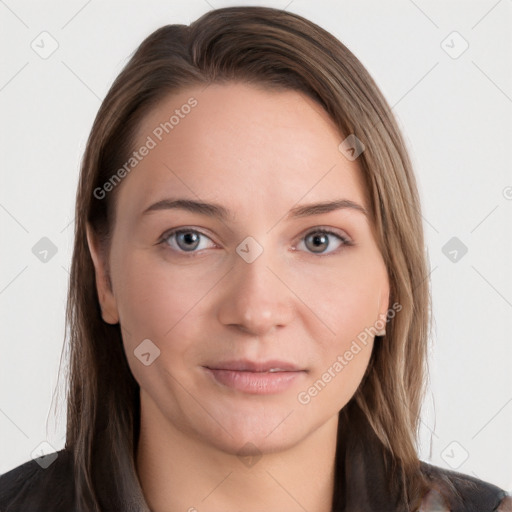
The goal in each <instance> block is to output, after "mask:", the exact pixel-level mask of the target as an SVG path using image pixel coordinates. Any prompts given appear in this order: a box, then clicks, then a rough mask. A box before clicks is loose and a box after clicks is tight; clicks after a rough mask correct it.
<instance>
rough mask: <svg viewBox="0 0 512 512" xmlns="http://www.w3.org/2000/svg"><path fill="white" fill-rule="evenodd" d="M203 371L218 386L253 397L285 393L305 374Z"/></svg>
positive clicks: (290, 372)
mask: <svg viewBox="0 0 512 512" xmlns="http://www.w3.org/2000/svg"><path fill="white" fill-rule="evenodd" d="M205 369H206V371H207V372H208V373H209V374H210V375H212V376H213V378H214V379H215V380H216V381H217V382H219V383H220V384H223V385H224V386H227V387H230V388H233V389H236V390H238V391H243V392H244V393H252V394H255V395H268V394H271V393H280V392H281V391H285V390H286V389H288V388H289V387H290V386H292V385H293V384H294V382H295V381H296V380H297V379H298V378H299V377H301V376H302V375H304V374H305V373H306V372H304V371H293V372H292V371H289V372H272V373H270V372H247V371H236V370H214V369H211V368H205Z"/></svg>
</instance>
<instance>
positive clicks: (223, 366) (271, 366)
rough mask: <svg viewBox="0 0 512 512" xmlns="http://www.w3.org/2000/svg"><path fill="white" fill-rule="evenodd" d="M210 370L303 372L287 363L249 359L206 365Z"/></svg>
mask: <svg viewBox="0 0 512 512" xmlns="http://www.w3.org/2000/svg"><path fill="white" fill-rule="evenodd" d="M205 366H206V368H209V369H210V370H232V371H239V372H268V371H269V370H281V371H287V372H293V371H295V372H298V371H302V370H303V369H302V368H299V367H298V366H296V365H295V364H293V363H289V362H286V361H278V360H270V361H249V360H248V359H237V360H229V361H222V362H219V363H215V364H211V365H205Z"/></svg>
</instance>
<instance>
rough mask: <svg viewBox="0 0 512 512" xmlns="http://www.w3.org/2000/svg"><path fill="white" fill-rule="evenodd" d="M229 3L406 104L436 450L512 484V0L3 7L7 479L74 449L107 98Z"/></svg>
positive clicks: (2, 432) (427, 429)
mask: <svg viewBox="0 0 512 512" xmlns="http://www.w3.org/2000/svg"><path fill="white" fill-rule="evenodd" d="M228 5H268V6H272V7H278V8H286V9H287V10H288V11H291V12H295V13H298V14H301V15H303V16H305V17H306V18H309V19H310V20H312V21H314V22H316V23H318V24H319V25H321V26H322V27H324V28H325V29H327V30H329V31H330V32H332V33H333V34H334V35H335V36H336V37H338V38H339V39H340V40H341V41H342V42H343V43H344V44H346V45H347V46H348V47H349V48H350V49H351V50H352V51H353V52H354V53H355V55H356V56H357V57H358V58H359V59H360V60H361V61H362V63H363V64H364V65H365V66H366V67H367V68H368V70H369V72H370V74H371V75H372V76H373V77H374V78H375V80H376V82H377V84H378V85H379V87H380V88H381V89H382V91H383V93H384V95H385V96H386V98H387V100H388V102H389V103H390V105H391V106H392V107H393V112H394V114H395V115H396V117H397V119H398V121H399V124H400V127H401V129H402V130H403V133H404V136H405V139H406V141H407V144H408V148H409V150H410V153H411V157H412V160H413V163H414V165H415V170H416V175H417V179H418V183H419V187H420V194H421V198H422V204H423V218H424V227H425V234H426V237H427V243H428V255H429V261H430V267H431V273H430V276H429V279H430V281H431V286H432V292H433V308H434V330H433V337H432V348H431V355H430V376H431V377H430V381H431V382H430V386H429V392H428V395H427V399H426V402H425V410H424V413H423V419H422V429H421V436H420V437H421V451H420V455H421V458H422V459H423V460H426V461H430V462H432V463H434V464H437V465H440V466H443V467H446V468H451V469H456V470H458V471H462V472H464V473H467V474H471V475H474V476H477V477H479V478H482V479H484V480H487V481H490V482H493V483H495V484H497V485H499V486H500V487H502V488H505V489H507V490H509V491H510V490H512V436H511V435H510V433H511V432H512V378H511V362H512V344H511V341H510V340H511V336H510V333H511V330H512V321H511V320H512V272H511V266H510V262H511V261H512V247H511V237H510V234H511V233H512V172H511V169H512V167H511V163H512V158H511V144H510V141H511V140H512V122H511V118H512V71H511V63H512V35H511V34H512V31H511V30H510V27H511V26H512V1H511V0H500V1H496V0H480V1H467V0H465V1H461V2H455V1H449V2H448V1H442V2H441V1H426V0H415V1H412V0H397V1H378V0H373V1H370V0H357V1H355V0H354V1H352V0H343V1H338V2H336V1H318V0H315V1H301V0H292V2H290V1H289V0H285V1H282V2H281V1H274V2H261V3H259V2H241V1H238V2H226V1H221V0H218V1H213V0H208V2H206V1H205V0H195V1H187V2H177V1H156V0H155V1H147V2H133V1H131V2H126V1H123V2H121V1H110V2H100V1H98V0H95V1H94V0H93V1H91V0H89V1H86V0H85V1H84V0H80V1H78V0H77V1H67V2H64V1H62V2H55V1H53V2H50V1H47V2H41V3H39V2H27V1H15V0H5V1H0V20H1V30H0V44H1V47H2V52H1V57H0V58H1V59H2V60H1V66H0V108H1V118H0V119H1V126H0V130H1V131H0V133H1V143H2V151H1V152H0V162H1V163H0V169H1V176H2V178H1V180H2V181H1V188H0V223H1V228H2V241H3V247H2V260H1V267H0V272H1V273H0V307H1V315H2V324H1V332H2V338H1V359H0V443H1V445H0V473H3V472H5V471H7V470H9V469H11V468H13V467H15V466H17V465H19V464H21V463H23V462H25V461H27V460H29V459H30V458H31V456H32V455H31V454H32V453H34V450H36V449H37V448H38V446H39V445H40V443H41V442H48V443H50V445H51V447H53V448H54V449H56V450H58V449H61V448H62V447H63V446H64V436H65V407H64V405H65V404H63V405H60V407H59V402H57V400H61V401H62V399H63V398H64V394H63V392H64V387H63V386H64V383H63V380H62V379H61V380H60V381H59V382H58V381H57V375H58V369H59V363H60V359H61V351H62V348H63V343H64V311H65V303H66V291H67V285H68V277H69V274H68V269H69V267H70V260H71V248H72V240H73V208H74V200H75V191H76V185H77V178H78V172H79V165H80V159H81V157H82V154H83V151H84V147H85V142H86V139H87V136H88V133H89V130H90V128H91V125H92V121H93V119H94V116H95V115H96V112H97V110H98V108H99V105H100V102H101V100H102V98H103V97H104V96H105V94H106V92H107V90H108V88H109V87H110V85H111V83H112V81H113V80H114V78H115V77H116V75H117V74H118V73H119V72H120V70H121V69H122V67H123V66H124V64H125V63H126V61H127V59H128V58H129V56H130V54H131V53H132V52H133V51H134V50H135V48H136V46H137V45H138V44H139V43H140V42H141V41H142V40H143V39H144V38H145V37H146V36H148V35H149V34H150V33H151V32H152V31H153V30H155V29H157V28H158V27H160V26H162V25H165V24H171V23H184V24H188V23H190V22H191V21H193V20H194V19H196V18H197V17H198V16H200V15H201V14H203V13H204V12H206V11H208V10H210V9H211V8H218V7H224V6H228ZM42 32H47V33H48V34H42V35H41V33H42ZM454 32H456V33H454ZM52 45H53V46H55V45H58V47H57V48H56V49H55V51H54V52H53V53H52V54H51V55H46V54H45V52H50V51H51V50H53V47H52ZM466 46H467V49H466ZM43 57H46V58H43ZM43 237H47V238H48V239H49V240H51V242H52V243H53V244H54V245H55V250H56V253H55V254H54V255H53V256H51V257H50V256H49V257H48V260H47V261H46V262H43V261H41V260H40V259H39V258H38V257H37V256H36V254H34V252H36V253H37V251H36V250H34V251H33V247H34V246H36V244H37V243H38V242H39V241H40V240H41V238H43ZM453 237H456V239H457V240H455V241H453V240H452V241H451V242H449V241H450V240H451V239H452V238H453ZM39 243H42V242H39ZM447 243H449V245H448V246H446V244H447ZM450 244H455V245H453V246H452V245H450ZM462 244H464V246H465V247H466V248H467V252H466V253H465V254H464V255H462V252H463V251H462V250H461V248H462ZM36 248H37V246H36ZM454 249H455V250H456V251H457V253H456V254H455V253H453V250H454ZM50 255H51V253H50ZM453 259H455V260H456V261H453ZM52 400H53V401H52Z"/></svg>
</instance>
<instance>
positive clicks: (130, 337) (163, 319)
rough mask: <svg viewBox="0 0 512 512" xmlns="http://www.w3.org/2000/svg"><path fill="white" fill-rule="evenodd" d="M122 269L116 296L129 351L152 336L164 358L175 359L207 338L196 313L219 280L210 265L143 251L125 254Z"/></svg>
mask: <svg viewBox="0 0 512 512" xmlns="http://www.w3.org/2000/svg"><path fill="white" fill-rule="evenodd" d="M117 269H118V270H117V276H115V277H117V282H118V283H119V286H116V288H117V290H116V300H117V306H118V310H119V316H120V322H121V324H122V325H123V338H124V341H125V345H126V349H127V352H131V353H133V350H134V349H135V348H136V347H137V346H138V345H139V344H140V343H141V342H142V340H144V339H150V340H152V341H153V342H154V343H155V344H156V345H157V347H158V348H159V349H160V351H161V356H164V357H167V356H169V358H170V359H171V358H172V355H173V354H174V355H177V354H182V353H183V352H185V351H186V350H187V347H188V346H189V345H190V343H189V341H188V340H190V339H194V336H195V337H196V339H201V338H203V337H204V333H203V334H200V333H199V332H197V331H199V330H200V328H201V327H200V323H199V322H196V321H194V314H197V313H198V312H199V311H200V310H201V308H200V301H201V299H203V298H204V297H205V296H206V295H207V293H208V291H209V290H211V288H212V286H214V284H215V282H216V281H218V279H219V278H218V276H216V275H215V276H213V277H212V272H211V271H210V272H208V268H206V266H204V265H203V266H196V267H195V270H193V269H192V268H191V267H189V268H188V269H187V266H186V265H185V266H183V265H172V264H170V263H169V262H167V261H165V260H163V259H162V260H158V259H155V258H154V256H153V257H150V254H149V253H147V252H144V251H140V252H139V253H137V252H134V253H133V254H132V255H131V256H129V257H125V258H123V260H122V261H120V262H119V265H118V266H117ZM198 272H200V273H198ZM203 274H204V275H203ZM219 285H221V283H219ZM196 330H197V331H196ZM174 360H175V361H176V358H174Z"/></svg>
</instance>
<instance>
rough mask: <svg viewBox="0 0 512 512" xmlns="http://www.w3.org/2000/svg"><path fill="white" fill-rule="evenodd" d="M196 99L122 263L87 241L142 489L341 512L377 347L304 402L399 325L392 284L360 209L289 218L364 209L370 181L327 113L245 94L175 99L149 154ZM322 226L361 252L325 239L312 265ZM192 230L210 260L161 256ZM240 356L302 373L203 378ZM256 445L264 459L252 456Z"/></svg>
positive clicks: (246, 89) (181, 499)
mask: <svg viewBox="0 0 512 512" xmlns="http://www.w3.org/2000/svg"><path fill="white" fill-rule="evenodd" d="M191 96H193V97H194V98H196V99H197V100H198V105H197V106H196V107H195V108H194V109H193V110H192V111H191V113H190V114H188V115H187V116H186V117H185V118H184V119H181V120H180V123H179V124H178V125H177V126H175V127H174V129H173V130H172V132H171V133H169V134H164V136H163V138H162V141H161V142H158V144H157V146H156V147H155V148H154V149H152V150H151V151H150V152H149V154H148V155H147V156H146V157H145V158H144V159H143V160H142V161H141V162H140V163H139V164H138V165H137V166H136V167H135V168H134V169H133V170H132V171H131V172H130V174H128V175H127V176H126V177H125V178H124V180H123V182H122V184H121V185H119V189H118V190H117V191H116V193H118V194H119V195H118V204H117V210H116V223H115V227H114V231H113V239H112V246H111V251H110V254H109V256H108V261H103V260H102V259H101V257H100V253H99V251H98V250H97V243H96V240H95V238H94V237H93V234H92V232H91V231H90V230H88V241H89V247H90V251H91V256H92V258H93V261H94V265H95V269H96V284H97V289H98V296H99V299H100V304H101V307H102V311H103V319H104V320H105V321H106V322H108V323H117V322H120V324H121V326H122V332H123V341H124V347H125V351H126V354H127V358H128V362H129V365H130V368H131V371H132V372H133V375H134V377H135V379H136V380H137V382H138V383H139V384H140V397H141V433H140V438H139V444H138V449H137V454H136V467H137V473H138V475H139V479H140V482H141V485H142V488H143V492H144V495H145V498H146V500H147V502H148V504H149V506H150V507H151V509H152V510H153V511H156V512H164V511H165V512H167V511H169V512H174V511H178V510H180V511H183V510H190V511H192V510H198V511H219V510H223V511H228V512H229V511H235V510H241V507H242V506H243V510H244V511H250V512H253V511H256V510H266V511H269V512H272V511H282V510H287V511H299V510H300V511H303V510H304V509H306V510H315V511H319V512H323V511H325V512H327V511H328V510H330V507H331V502H332V493H333V488H334V473H333V472H334V456H335V449H336V432H337V424H338V412H339V411H340V409H341V408H343V406H344V405H345V404H346V403H347V402H348V401H349V400H350V398H351V397H352V396H353V394H354V393H355V391H356V389H357V387H358V385H359V383H360V382H361V379H362V377H363V374H364V372H365V370H366V368H367V365H368V361H369V358H370V355H371V349H372V347H373V343H374V340H373V337H370V339H369V341H368V343H367V344H366V346H362V350H360V351H359V352H358V353H357V355H355V356H354V357H353V359H352V360H351V361H350V362H349V363H348V364H347V365H346V366H345V367H344V368H343V370H342V371H341V372H339V373H338V374H337V375H336V376H335V377H334V378H332V379H331V381H330V382H329V383H328V384H327V385H326V386H325V388H324V389H323V390H322V391H321V392H319V393H318V394H317V395H316V396H315V397H313V398H311V401H310V402H309V403H308V404H302V403H300V402H299V401H298V399H297V396H298V394H299V393H300V392H301V391H304V390H307V389H308V387H309V386H311V385H312V384H313V383H314V382H315V381H317V380H318V379H319V378H321V376H322V374H324V373H325V372H326V371H327V370H328V368H329V367H332V365H333V363H334V362H335V361H336V360H337V357H338V356H339V355H343V354H344V353H345V351H346V350H348V349H349V347H350V346H351V343H352V342H353V340H355V339H356V337H357V335H358V334H359V333H361V332H362V331H363V330H364V329H365V328H368V327H370V326H373V325H375V323H376V321H378V320H379V319H382V318H385V315H386V312H387V310H388V307H389V304H388V301H389V281H388V275H387V272H386V268H385V265H384V262H383V259H382V256H381V254H380V252H379V249H378V246H377V242H376V239H375V234H374V230H373V227H372V225H371V223H370V220H369V218H368V217H367V216H365V215H364V214H363V213H361V212H359V211H357V210H354V209H348V208H347V209H341V210H336V211H332V212H329V213H323V214H319V215H314V216H311V217H304V218H296V219H287V218H286V214H287V213H288V211H289V210H290V209H291V208H293V207H295V206H298V205H304V204H309V203H316V202H321V201H327V200H333V199H339V198H344V199H349V200H352V201H354V202H356V203H358V204H360V205H361V206H363V207H364V208H366V210H367V211H368V204H367V197H366V194H367V192H366V190H365V186H364V182H363V179H362V176H361V170H360V168H359V166H358V162H357V160H355V161H350V160H348V159H347V158H346V157H345V156H344V155H343V154H342V153H341V152H340V151H339V150H338V145H339V144H340V142H341V141H342V140H343V139H344V137H342V136H341V135H340V134H339V133H338V131H337V129H336V127H335V126H334V124H333V123H332V121H331V120H330V118H329V116H328V115H327V113H326V112H325V111H324V110H323V109H322V108H321V107H320V106H319V105H318V104H316V103H315V102H314V101H313V100H311V99H309V98H308V97H307V96H305V95H303V94H301V93H299V92H295V91H285V92H276V91H268V90H264V89H263V88H256V87H255V86H251V85H246V84H242V83H228V84H223V85H210V86H208V87H207V88H204V86H203V87H196V88H189V89H187V90H186V91H182V92H181V93H180V94H176V95H173V96H169V97H168V98H166V99H165V100H163V101H162V102H161V103H160V104H159V105H158V108H156V109H154V110H153V111H151V112H150V113H149V114H148V115H147V116H146V118H145V119H144V120H143V122H142V123H141V125H140V127H139V131H138V136H137V144H136V145H135V146H136V147H137V148H138V147H139V146H140V145H142V144H143V143H144V142H145V141H146V139H147V136H148V135H151V134H152V132H153V130H154V129H155V127H157V126H158V125H159V124H160V123H161V122H164V121H165V120H167V119H169V117H170V115H171V114H172V112H173V111H174V110H175V109H176V108H180V106H181V105H183V104H184V103H186V102H187V100H188V99H189V98H190V97H191ZM163 198H187V199H195V200H199V199H200V200H202V201H208V202H216V203H220V204H221V205H223V206H224V207H226V208H228V209H230V210H232V211H233V213H234V219H228V220H225V221H220V220H219V219H216V218H214V217H209V216H206V215H200V214H198V213H192V212H188V211H185V210H158V211H152V212H150V213H147V214H145V215H141V212H142V211H143V210H145V209H146V208H147V207H148V206H149V205H151V204H153V203H155V202H157V201H159V200H161V199H163ZM319 226H322V227H329V228H332V229H333V230H334V231H336V232H337V233H339V234H340V235H341V236H345V237H348V238H349V239H350V240H351V241H352V242H353V244H354V245H351V246H349V245H347V246H345V245H343V242H341V241H340V240H339V239H338V238H337V237H336V236H335V235H328V246H327V244H326V243H324V245H322V244H321V243H320V247H319V249H318V251H319V252H315V245H314V241H313V242H312V241H311V238H312V237H309V238H308V237H307V236H306V235H308V234H311V233H314V229H315V228H318V227H319ZM178 227H179V228H183V227H186V228H190V229H196V230H199V231H202V232H203V233H204V234H205V235H206V236H201V237H200V240H201V241H200V245H199V247H198V248H196V249H195V254H198V256H196V257H187V255H189V254H191V253H190V252H186V251H185V250H184V249H183V247H185V248H186V247H187V245H186V242H182V243H181V245H179V244H178V242H177V237H175V236H171V237H170V238H167V242H165V241H164V242H163V243H161V244H159V245H157V242H159V241H161V240H162V235H164V234H165V233H166V232H168V231H170V230H171V229H173V228H178ZM248 236H251V237H253V238H254V239H255V240H256V241H257V242H258V243H259V245H260V246H261V247H262V248H263V252H262V253H261V254H260V255H259V256H258V257H257V258H256V259H255V260H254V261H253V262H252V263H247V262H246V261H245V260H244V259H243V258H242V257H240V256H239V254H238V253H237V252H236V248H237V246H238V245H239V244H240V243H241V242H242V241H243V240H244V239H245V238H246V237H248ZM308 239H309V243H308V242H307V240H308ZM188 243H189V245H190V244H191V242H188ZM192 245H193V243H192ZM293 249H295V250H293ZM322 251H323V252H322ZM107 268H108V269H110V276H111V280H112V288H109V286H108V285H107V280H106V277H105V275H106V270H107ZM145 339H150V340H151V341H152V342H153V343H154V344H155V345H156V346H157V347H158V348H159V350H160V356H159V357H158V358H156V359H155V360H154V361H153V362H152V363H151V364H150V365H148V366H146V365H144V364H142V363H141V361H140V360H139V358H138V357H136V356H135V355H134V350H135V349H136V348H137V346H138V345H139V344H140V343H141V342H142V340H145ZM238 358H246V359H251V360H259V361H261V360H268V359H280V360H285V361H291V362H293V363H295V364H297V365H299V366H300V367H301V368H302V369H304V370H306V371H305V372H303V373H301V374H300V375H299V377H298V378H297V379H295V381H294V383H293V385H292V386H291V387H290V388H288V389H286V390H285V391H283V392H280V393H275V394H267V395H257V394H248V393H244V392H241V391H237V390H234V389H232V388H229V387H225V386H222V385H221V384H218V383H217V382H216V381H212V379H211V378H209V375H207V374H206V372H205V370H204V368H203V365H205V364H207V363H212V362H217V361H221V360H226V359H238ZM247 443H251V444H247ZM242 447H245V448H244V450H245V451H244V452H243V453H248V454H249V456H250V455H251V454H252V456H253V458H246V459H242V458H241V457H239V456H238V455H237V453H238V452H239V451H240V450H241V448H242Z"/></svg>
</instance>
